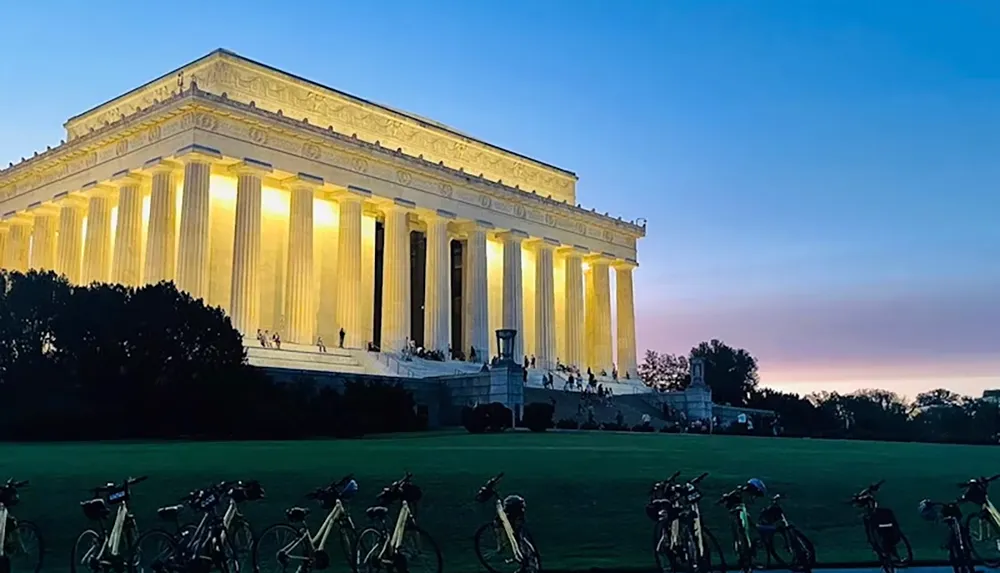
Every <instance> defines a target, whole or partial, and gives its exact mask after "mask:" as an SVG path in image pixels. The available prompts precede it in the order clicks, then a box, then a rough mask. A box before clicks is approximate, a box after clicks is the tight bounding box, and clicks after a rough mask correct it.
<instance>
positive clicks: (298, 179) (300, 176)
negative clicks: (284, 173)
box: [281, 171, 326, 191]
mask: <svg viewBox="0 0 1000 573" xmlns="http://www.w3.org/2000/svg"><path fill="white" fill-rule="evenodd" d="M325 183H326V182H325V181H324V180H323V178H322V177H318V176H316V175H310V174H309V173H302V172H301V171H300V172H299V173H297V174H296V175H294V176H293V177H289V178H288V179H284V180H282V181H281V185H282V186H283V187H285V188H286V189H289V190H295V189H307V190H310V191H315V190H316V189H319V188H320V187H322V186H323V185H324V184H325Z"/></svg>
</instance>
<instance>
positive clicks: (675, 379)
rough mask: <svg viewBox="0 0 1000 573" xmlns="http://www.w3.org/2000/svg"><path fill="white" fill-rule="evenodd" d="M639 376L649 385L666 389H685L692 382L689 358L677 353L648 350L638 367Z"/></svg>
mask: <svg viewBox="0 0 1000 573" xmlns="http://www.w3.org/2000/svg"><path fill="white" fill-rule="evenodd" d="M637 371H638V374H639V378H640V379H641V380H642V381H643V382H644V383H645V384H646V385H647V386H653V387H657V388H661V389H664V390H683V389H684V388H687V386H688V385H689V384H690V383H691V375H690V372H689V370H688V360H687V357H685V356H680V355H676V354H666V353H664V354H659V353H658V352H656V351H655V350H647V351H646V355H645V357H644V358H643V361H642V364H640V365H639V367H638V368H637Z"/></svg>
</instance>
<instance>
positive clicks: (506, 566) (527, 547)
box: [0, 473, 541, 573]
mask: <svg viewBox="0 0 1000 573" xmlns="http://www.w3.org/2000/svg"><path fill="white" fill-rule="evenodd" d="M502 478H503V474H502V473H501V474H499V475H497V476H494V477H492V478H490V479H489V480H488V481H487V482H486V483H485V485H483V486H482V487H480V488H479V490H478V492H477V493H476V495H475V499H476V501H478V502H480V503H484V504H485V503H492V504H493V505H494V510H495V515H494V516H493V518H492V519H491V520H490V521H488V522H487V523H484V524H483V525H481V526H480V527H479V528H478V529H477V530H476V532H475V534H474V537H473V540H474V548H475V551H476V555H477V556H478V557H479V560H480V561H481V562H482V564H483V565H484V566H485V567H486V568H487V569H488V570H489V571H490V573H505V572H509V571H511V564H514V565H515V567H514V571H524V572H525V573H536V572H538V571H540V569H541V561H540V558H539V555H538V551H537V549H536V548H535V545H534V542H533V540H532V539H531V536H530V534H529V533H528V531H527V528H526V527H524V517H525V503H524V499H523V498H521V497H520V496H516V495H508V496H501V495H500V493H499V491H498V489H497V486H498V484H499V483H500V480H501V479H502ZM146 479H147V478H146V477H145V476H143V477H138V478H128V479H126V480H124V481H123V482H121V483H119V484H115V483H108V484H105V485H103V486H99V487H96V488H93V490H92V494H93V495H92V497H90V498H89V499H87V500H85V501H83V502H81V503H80V507H81V510H82V511H83V513H84V515H85V516H86V517H87V519H88V520H90V521H91V522H92V523H93V524H94V526H93V528H92V529H87V530H85V531H84V532H83V533H81V534H80V535H79V536H78V537H77V539H76V543H75V544H74V545H73V548H72V550H71V553H70V556H69V562H70V573H81V572H86V573H124V572H126V571H127V572H128V573H137V572H151V573H207V572H209V571H213V570H217V571H220V572H221V573H239V572H241V571H243V572H249V571H254V572H255V573H261V572H271V571H301V572H307V571H311V570H322V569H327V568H331V566H332V565H334V562H333V561H334V560H340V561H341V563H340V565H339V566H338V569H340V570H347V571H354V572H356V573H377V572H382V571H396V572H399V573H409V572H416V571H420V570H426V571H427V573H441V571H442V569H443V559H442V556H441V550H440V548H439V547H438V544H437V543H436V542H435V541H434V539H433V538H432V537H431V535H430V534H429V533H428V532H427V531H425V530H424V529H422V528H421V527H420V526H419V525H418V524H417V520H416V516H415V514H414V512H415V509H416V506H417V504H418V502H419V501H420V499H421V497H422V492H421V489H420V487H419V486H417V485H416V484H414V483H413V477H412V475H411V474H409V473H407V474H406V475H405V476H404V477H403V478H401V479H399V480H397V481H395V482H393V483H391V484H389V485H388V486H386V487H384V488H382V490H381V491H380V493H379V494H378V495H377V496H376V500H377V505H373V506H371V507H368V508H367V509H366V510H365V516H366V518H367V519H368V521H369V525H368V526H366V527H363V528H359V527H357V526H355V524H354V520H353V519H352V517H351V515H350V513H349V511H348V507H347V504H346V501H347V500H349V499H350V498H352V497H354V496H355V495H356V494H357V492H358V483H357V481H355V480H354V477H353V476H352V475H348V476H345V477H344V478H342V479H340V480H338V481H336V482H333V483H330V484H328V485H325V486H322V487H319V488H317V489H315V490H313V491H312V492H309V493H308V494H307V495H306V497H307V498H308V499H311V500H314V501H315V502H316V503H317V504H318V505H319V506H320V507H321V508H322V510H323V511H325V512H326V517H325V519H324V520H323V522H322V524H321V525H320V527H319V529H317V530H316V531H315V532H313V531H311V530H310V529H309V527H308V525H307V524H306V517H307V516H308V515H309V513H310V509H309V508H307V507H291V508H288V509H287V510H286V511H285V518H286V521H284V522H281V523H275V524H273V525H269V526H267V527H264V528H263V529H260V530H255V529H254V528H253V527H251V526H250V523H249V522H248V520H247V518H246V517H245V516H244V514H243V513H242V512H241V511H240V507H241V506H242V505H243V504H244V503H249V502H253V501H256V500H259V499H262V498H264V496H265V491H264V488H263V487H262V486H261V484H260V483H259V482H257V481H252V480H251V481H223V482H219V483H213V484H211V485H209V486H207V487H204V488H201V489H196V490H194V491H192V492H190V493H188V494H187V495H184V496H183V497H181V498H180V499H179V500H178V501H179V503H178V504H177V505H170V506H166V507H161V508H159V509H158V510H157V515H158V517H159V519H160V521H161V522H162V525H161V527H158V528H153V529H147V530H145V531H144V532H143V533H141V534H140V533H139V532H140V530H139V526H138V524H137V521H136V517H135V515H134V514H133V513H132V512H131V511H130V510H129V501H130V500H131V498H132V488H133V487H134V486H135V485H136V484H139V483H141V482H143V481H145V480H146ZM28 485H29V483H28V481H16V480H13V479H10V480H8V481H7V482H6V483H5V484H3V485H2V486H0V573H38V571H40V570H41V568H42V565H43V559H46V558H49V559H51V553H50V552H47V551H46V548H45V544H44V541H43V537H42V533H41V532H40V531H39V529H38V527H37V526H36V525H35V524H33V523H32V522H30V521H25V520H19V519H16V518H15V517H14V516H13V514H12V513H11V509H12V508H13V507H15V506H16V505H17V504H18V502H19V501H20V495H19V492H18V490H20V489H23V488H26V487H28ZM390 507H397V508H398V509H397V512H396V515H395V518H393V517H392V516H391V515H390V513H391V511H390ZM255 531H259V533H257V534H255ZM59 561H62V560H59Z"/></svg>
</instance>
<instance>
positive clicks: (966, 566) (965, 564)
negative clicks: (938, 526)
mask: <svg viewBox="0 0 1000 573" xmlns="http://www.w3.org/2000/svg"><path fill="white" fill-rule="evenodd" d="M963 534H965V532H963ZM966 537H968V535H967V534H966ZM968 548H969V546H968V545H966V546H964V547H963V545H962V543H961V541H959V540H958V539H956V538H955V533H954V532H953V533H952V534H951V535H950V536H949V537H948V563H949V564H950V565H951V568H952V570H953V571H954V572H955V573H974V572H975V566H974V565H973V564H972V562H971V560H970V559H969V552H968Z"/></svg>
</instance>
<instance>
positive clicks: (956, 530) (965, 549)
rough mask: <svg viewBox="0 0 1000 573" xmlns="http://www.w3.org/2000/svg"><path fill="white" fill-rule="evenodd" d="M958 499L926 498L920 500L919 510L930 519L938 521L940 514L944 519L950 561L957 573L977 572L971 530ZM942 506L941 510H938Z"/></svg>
mask: <svg viewBox="0 0 1000 573" xmlns="http://www.w3.org/2000/svg"><path fill="white" fill-rule="evenodd" d="M962 501H963V500H962V499H961V498H959V499H958V500H957V501H948V502H941V501H931V500H929V499H925V500H923V501H921V502H920V505H919V506H918V510H919V512H920V516H921V517H923V518H924V519H927V520H928V521H936V520H937V518H938V516H940V517H941V519H942V520H944V522H945V524H946V525H947V526H948V540H947V541H946V542H945V548H946V549H947V550H948V563H949V564H950V565H951V568H952V570H953V571H954V572H955V573H975V570H976V568H975V564H974V562H973V557H972V550H971V545H972V544H971V543H970V542H969V530H968V528H966V526H965V524H964V523H962V509H961V508H960V507H959V503H960V502H962ZM938 508H940V512H938Z"/></svg>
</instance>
